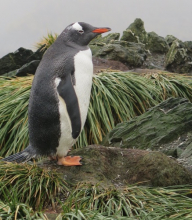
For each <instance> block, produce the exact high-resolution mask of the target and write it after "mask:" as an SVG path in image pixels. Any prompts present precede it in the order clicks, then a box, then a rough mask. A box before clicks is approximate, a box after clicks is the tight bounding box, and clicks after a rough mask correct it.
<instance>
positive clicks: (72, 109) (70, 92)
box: [57, 74, 81, 139]
mask: <svg viewBox="0 0 192 220" xmlns="http://www.w3.org/2000/svg"><path fill="white" fill-rule="evenodd" d="M57 91H58V93H59V96H60V97H61V98H62V99H63V100H64V101H65V104H66V107H67V112H68V115H69V118H70V120H71V127H72V137H73V138H74V139H76V138H77V137H78V136H79V134H80V132H81V117H80V109H79V103H78V99H77V95H76V93H75V89H74V87H73V79H72V76H71V74H69V75H67V76H66V77H65V78H64V79H61V81H60V83H59V85H58V87H57Z"/></svg>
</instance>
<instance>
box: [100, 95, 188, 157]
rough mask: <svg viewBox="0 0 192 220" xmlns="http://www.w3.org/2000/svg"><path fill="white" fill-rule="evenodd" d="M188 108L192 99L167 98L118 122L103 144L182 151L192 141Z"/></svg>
mask: <svg viewBox="0 0 192 220" xmlns="http://www.w3.org/2000/svg"><path fill="white" fill-rule="evenodd" d="M191 109H192V103H190V102H189V101H188V100H187V99H184V98H170V99H168V100H166V101H164V102H162V103H160V104H159V105H157V106H155V107H153V108H151V109H149V110H148V111H147V112H145V113H144V114H142V115H140V116H138V117H136V118H134V119H132V120H130V121H127V122H123V123H120V124H118V125H117V126H116V127H115V128H114V129H113V130H112V131H111V132H109V134H108V135H107V137H106V138H105V140H104V141H103V143H102V144H103V145H107V146H109V145H110V146H118V147H122V148H137V149H150V150H159V151H162V152H164V153H166V154H168V155H171V156H175V153H176V152H177V149H180V150H181V151H183V150H185V148H187V146H188V145H189V144H190V143H191V142H192V111H191ZM180 153H181V152H180ZM176 156H177V155H176Z"/></svg>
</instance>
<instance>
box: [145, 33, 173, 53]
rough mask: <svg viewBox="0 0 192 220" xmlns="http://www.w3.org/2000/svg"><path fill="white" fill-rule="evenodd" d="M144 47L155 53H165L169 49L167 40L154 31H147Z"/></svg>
mask: <svg viewBox="0 0 192 220" xmlns="http://www.w3.org/2000/svg"><path fill="white" fill-rule="evenodd" d="M145 48H146V49H149V50H150V51H151V52H155V53H166V52H167V51H168V50H169V46H168V43H167V41H166V40H165V39H164V38H163V37H160V36H159V35H157V34H156V33H155V32H149V33H148V37H147V42H146V45H145Z"/></svg>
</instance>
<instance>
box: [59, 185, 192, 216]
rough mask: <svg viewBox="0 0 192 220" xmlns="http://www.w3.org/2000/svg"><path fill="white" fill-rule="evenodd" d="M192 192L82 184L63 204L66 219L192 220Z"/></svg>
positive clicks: (175, 189)
mask: <svg viewBox="0 0 192 220" xmlns="http://www.w3.org/2000/svg"><path fill="white" fill-rule="evenodd" d="M191 189H192V186H178V187H175V186H174V187H166V188H150V187H141V186H139V187H138V186H129V187H124V188H121V189H119V190H117V189H116V188H114V187H112V188H107V189H106V188H104V187H102V186H101V185H91V184H80V185H78V186H77V188H76V189H75V190H74V191H73V192H72V194H71V195H70V196H69V198H68V200H67V201H66V202H65V203H64V204H63V213H64V214H63V217H64V218H63V219H142V220H148V219H159V220H160V219H178V220H180V219H191V218H192V198H190V197H189V196H191V195H192V193H191ZM186 195H188V196H186ZM102 217H103V218H102Z"/></svg>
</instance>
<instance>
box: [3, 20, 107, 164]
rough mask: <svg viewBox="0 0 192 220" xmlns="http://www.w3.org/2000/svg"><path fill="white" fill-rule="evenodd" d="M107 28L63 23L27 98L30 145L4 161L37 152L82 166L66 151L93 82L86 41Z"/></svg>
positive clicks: (82, 118)
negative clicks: (62, 27) (62, 28)
mask: <svg viewBox="0 0 192 220" xmlns="http://www.w3.org/2000/svg"><path fill="white" fill-rule="evenodd" d="M110 30H111V29H110V28H98V27H93V26H91V25H89V24H87V23H84V22H76V23H73V24H71V25H69V26H67V27H66V28H65V30H64V31H63V32H62V33H61V34H60V35H59V36H58V38H57V39H56V41H55V42H54V43H53V44H52V46H51V47H49V49H48V50H47V51H46V52H45V54H44V56H43V58H42V60H41V62H40V64H39V66H38V68H37V70H36V73H35V77H34V80H33V83H32V88H31V94H30V99H29V108H28V120H29V146H28V147H27V148H26V149H25V150H23V151H22V152H19V153H17V154H14V155H11V156H9V157H7V158H5V159H4V161H15V162H18V163H20V162H25V161H28V160H30V159H31V158H34V157H37V156H50V157H54V156H56V158H57V163H58V164H59V165H64V166H74V165H81V163H80V160H81V157H80V156H74V157H71V156H66V155H67V153H68V151H69V149H70V148H71V147H72V146H73V144H74V143H75V142H76V140H77V138H78V136H79V134H80V132H81V130H82V129H83V126H84V123H85V120H86V117H87V111H88V106H89V99H90V93H91V86H92V75H93V63H92V54H91V50H90V48H89V47H88V44H89V42H90V41H91V40H92V39H93V38H94V37H96V36H97V35H99V34H101V33H105V32H108V31H110Z"/></svg>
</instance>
